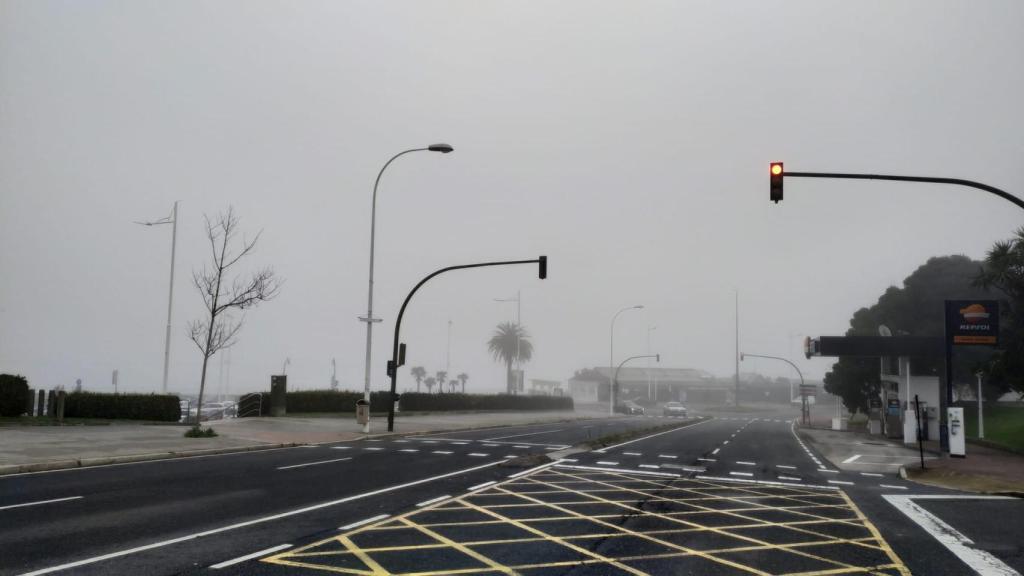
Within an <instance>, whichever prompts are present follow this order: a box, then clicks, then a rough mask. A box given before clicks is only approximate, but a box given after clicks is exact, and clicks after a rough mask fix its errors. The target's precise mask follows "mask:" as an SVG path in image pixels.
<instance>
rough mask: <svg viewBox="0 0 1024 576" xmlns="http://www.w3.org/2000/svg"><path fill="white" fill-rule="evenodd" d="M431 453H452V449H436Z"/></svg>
mask: <svg viewBox="0 0 1024 576" xmlns="http://www.w3.org/2000/svg"><path fill="white" fill-rule="evenodd" d="M431 454H452V451H451V450H434V451H433V452H431Z"/></svg>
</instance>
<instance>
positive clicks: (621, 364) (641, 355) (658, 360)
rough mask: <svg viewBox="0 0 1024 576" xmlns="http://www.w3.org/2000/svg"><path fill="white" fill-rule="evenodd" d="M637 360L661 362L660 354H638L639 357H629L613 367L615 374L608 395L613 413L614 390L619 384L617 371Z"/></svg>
mask: <svg viewBox="0 0 1024 576" xmlns="http://www.w3.org/2000/svg"><path fill="white" fill-rule="evenodd" d="M639 358H654V361H655V362H658V363H660V362H661V354H640V355H639V356H630V357H629V358H626V359H625V360H623V361H622V362H620V363H619V365H618V366H616V367H615V373H614V374H613V375H612V387H611V390H609V395H610V396H611V398H612V410H613V411H614V410H615V389H616V388H617V387H618V384H619V370H621V369H622V366H623V365H624V364H625V363H626V362H629V361H630V360H637V359H639Z"/></svg>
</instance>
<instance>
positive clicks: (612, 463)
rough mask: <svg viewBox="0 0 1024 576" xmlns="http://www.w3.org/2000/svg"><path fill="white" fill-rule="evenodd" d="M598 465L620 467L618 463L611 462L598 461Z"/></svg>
mask: <svg viewBox="0 0 1024 576" xmlns="http://www.w3.org/2000/svg"><path fill="white" fill-rule="evenodd" d="M597 463H598V464H600V465H601V466H618V465H619V463H618V462H611V461H608V460H598V461H597Z"/></svg>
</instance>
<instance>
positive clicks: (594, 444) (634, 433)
mask: <svg viewBox="0 0 1024 576" xmlns="http://www.w3.org/2000/svg"><path fill="white" fill-rule="evenodd" d="M702 420H707V418H697V419H695V420H684V421H681V422H673V423H671V424H662V425H661V426H652V427H650V428H640V429H637V430H629V431H626V432H619V433H618V434H609V435H607V436H601V437H600V438H594V439H593V440H587V441H586V442H584V443H583V445H584V446H588V447H590V448H603V447H605V446H611V445H613V444H618V443H620V442H625V441H627V440H632V439H633V438H639V437H641V436H647V435H649V434H657V433H658V432H667V431H669V430H675V429H676V428H683V427H686V426H692V425H694V424H696V423H698V422H700V421H702Z"/></svg>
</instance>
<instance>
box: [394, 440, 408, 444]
mask: <svg viewBox="0 0 1024 576" xmlns="http://www.w3.org/2000/svg"><path fill="white" fill-rule="evenodd" d="M408 443H409V441H408V440H395V444H408Z"/></svg>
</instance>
